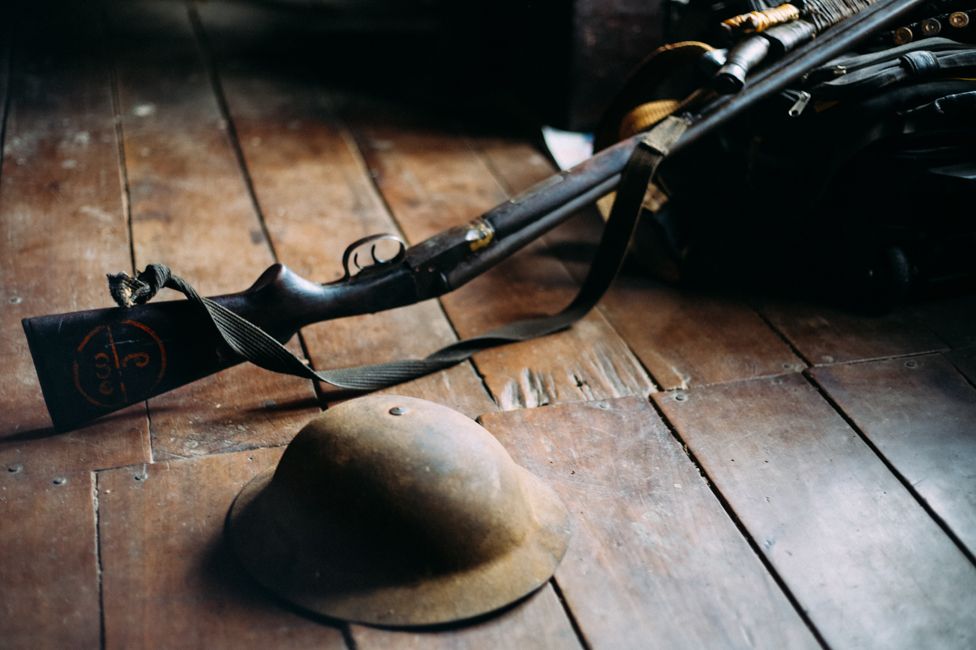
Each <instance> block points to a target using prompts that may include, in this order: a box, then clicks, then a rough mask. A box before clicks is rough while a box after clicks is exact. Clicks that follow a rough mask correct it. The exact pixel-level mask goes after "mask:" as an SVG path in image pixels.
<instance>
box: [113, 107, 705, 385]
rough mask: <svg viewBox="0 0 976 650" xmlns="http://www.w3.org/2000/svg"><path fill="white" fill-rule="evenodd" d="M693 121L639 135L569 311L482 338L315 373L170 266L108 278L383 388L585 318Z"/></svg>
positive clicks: (292, 363) (247, 340)
mask: <svg viewBox="0 0 976 650" xmlns="http://www.w3.org/2000/svg"><path fill="white" fill-rule="evenodd" d="M688 125H689V123H688V121H687V120H685V119H682V118H678V117H674V116H671V117H668V118H666V119H665V120H664V121H662V122H661V123H659V124H658V125H657V126H655V127H654V128H653V129H652V130H651V131H649V132H648V133H647V134H646V135H645V136H644V138H643V139H642V140H641V142H640V144H639V145H638V146H637V148H636V149H635V151H634V153H633V154H632V155H631V158H630V160H629V161H628V163H627V166H626V168H625V169H624V172H623V176H622V178H621V181H620V186H619V187H618V189H617V198H616V200H615V201H614V204H613V209H612V210H611V212H610V217H609V219H608V220H607V224H606V228H605V229H604V231H603V236H602V238H601V240H600V245H599V247H598V249H597V253H596V256H595V257H594V259H593V262H592V264H591V266H590V270H589V272H588V273H587V275H586V278H585V279H584V280H583V284H582V286H581V287H580V290H579V293H578V294H577V295H576V297H575V298H574V299H573V301H572V302H571V303H570V304H569V305H568V306H567V307H566V308H565V309H563V310H562V311H560V312H559V313H557V314H553V315H550V316H543V317H539V318H531V319H526V320H521V321H516V322H514V323H509V324H508V325H505V326H503V327H500V328H498V329H495V330H492V331H490V332H487V333H485V334H482V335H480V336H476V337H473V338H469V339H464V340H462V341H458V342H456V343H453V344H451V345H448V346H447V347H444V348H441V349H440V350H438V351H436V352H434V353H432V354H430V355H428V356H427V357H425V358H423V359H404V360H400V361H390V362H386V363H377V364H371V365H365V366H355V367H351V368H339V369H334V370H314V369H312V368H311V367H309V366H308V365H306V364H305V363H304V362H303V361H302V360H301V359H299V358H298V357H296V356H295V355H294V354H292V353H291V352H290V351H289V350H288V349H287V348H285V346H283V345H282V344H281V343H279V342H278V341H277V340H276V339H275V338H274V337H272V336H271V335H269V334H267V333H266V332H264V331H263V330H262V329H261V328H259V327H258V326H257V325H254V324H253V323H251V322H250V321H248V320H246V319H245V318H243V317H242V316H239V315H238V314H236V313H234V312H233V311H231V310H229V309H227V308H226V307H222V306H221V305H220V304H218V303H216V302H214V301H212V300H210V299H209V298H204V297H202V296H200V295H199V294H198V293H197V292H196V291H195V290H194V289H193V287H191V286H190V285H189V284H188V283H187V282H186V281H185V280H183V279H182V278H180V277H178V276H176V275H173V273H172V272H171V271H170V269H169V268H168V267H166V266H165V265H162V264H151V265H149V266H148V267H146V270H144V271H143V272H142V273H140V274H139V277H138V278H131V277H129V276H127V275H124V274H120V275H118V276H109V287H110V290H111V293H112V296H113V298H115V300H116V302H117V303H118V304H119V305H120V306H123V307H127V306H129V307H131V306H132V305H133V304H135V303H143V302H146V301H147V300H149V299H151V298H152V296H153V295H155V293H156V292H157V291H158V290H159V289H160V288H162V287H164V286H165V287H168V288H171V289H175V290H177V291H180V292H181V293H183V294H184V295H185V296H186V297H187V299H189V300H190V301H191V302H193V303H196V304H198V305H200V307H201V308H202V309H204V310H205V311H206V313H207V315H208V316H209V318H210V320H211V322H212V323H213V325H214V327H215V328H216V329H217V332H218V334H219V335H220V338H221V339H223V341H224V342H225V343H226V344H227V346H228V347H230V349H232V350H233V351H235V352H236V353H237V354H239V355H240V356H241V357H243V358H244V359H246V360H248V361H250V362H251V363H254V364H255V365H258V366H261V367H262V368H266V369H267V370H272V371H274V372H279V373H284V374H289V375H296V376H299V377H305V378H308V379H314V380H318V381H323V382H326V383H328V384H332V385H333V386H336V387H339V388H345V389H351V390H360V391H369V390H377V389H380V388H385V387H387V386H392V385H394V384H399V383H401V382H404V381H408V380H410V379H415V378H417V377H421V376H423V375H427V374H430V373H432V372H436V371H438V370H442V369H444V368H447V367H449V366H453V365H455V364H457V363H460V362H462V361H465V360H467V359H468V358H470V357H471V356H472V355H473V354H475V353H476V352H479V351H481V350H485V349H488V348H492V347H495V346H498V345H503V344H506V343H516V342H519V341H526V340H528V339H532V338H536V337H539V336H545V335H546V334H552V333H554V332H557V331H559V330H562V329H565V328H567V327H569V326H570V325H572V324H573V323H574V322H576V321H577V320H579V319H580V318H582V317H583V316H585V315H586V314H587V313H588V312H589V311H590V310H591V309H592V308H593V306H594V305H596V303H597V302H598V301H599V300H600V298H601V297H602V296H603V294H604V293H605V292H606V290H607V289H608V288H609V286H610V283H611V282H612V281H613V279H614V277H616V275H617V272H618V271H619V270H620V267H621V265H622V264H623V260H624V257H625V255H626V252H627V246H628V244H629V243H630V239H631V237H632V236H633V233H634V229H635V228H636V226H637V220H638V218H639V216H640V210H641V203H642V201H643V198H644V193H645V191H646V190H647V186H648V183H649V182H650V181H651V180H652V179H653V177H654V174H655V173H656V171H657V168H658V166H659V165H660V163H661V161H662V160H664V158H665V156H667V154H668V150H669V149H670V148H671V146H672V145H673V144H674V143H675V142H676V141H677V140H678V138H680V137H681V135H682V134H683V133H684V131H685V129H686V128H687V127H688Z"/></svg>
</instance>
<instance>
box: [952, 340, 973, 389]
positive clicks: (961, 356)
mask: <svg viewBox="0 0 976 650" xmlns="http://www.w3.org/2000/svg"><path fill="white" fill-rule="evenodd" d="M945 356H946V358H947V359H949V360H950V361H952V363H953V365H955V366H956V368H958V369H959V372H961V373H962V374H963V375H964V376H965V377H966V378H967V379H968V380H969V383H971V384H973V385H974V386H976V347H968V348H960V349H958V350H953V351H952V352H949V353H947V354H946V355H945Z"/></svg>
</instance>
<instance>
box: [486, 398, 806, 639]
mask: <svg viewBox="0 0 976 650" xmlns="http://www.w3.org/2000/svg"><path fill="white" fill-rule="evenodd" d="M483 423H484V425H485V426H486V427H487V428H488V429H489V430H490V431H492V433H494V434H495V435H496V436H497V437H498V439H499V440H500V441H501V442H502V443H503V444H504V445H505V446H506V447H507V448H508V449H509V450H510V451H511V453H512V455H513V457H514V458H515V459H516V461H517V462H519V463H521V464H523V465H524V466H525V467H526V468H528V469H529V470H531V471H532V472H534V473H536V474H537V475H538V476H540V477H542V478H543V479H544V480H546V481H547V482H548V483H549V484H550V485H552V486H553V487H554V488H555V489H556V490H557V491H558V492H559V494H560V496H561V497H562V498H563V501H564V502H565V503H566V504H567V505H568V506H569V507H570V509H571V511H572V514H573V517H574V532H573V539H572V541H571V544H570V549H569V551H568V553H567V555H566V557H565V559H564V560H563V562H562V564H561V565H560V566H559V569H558V570H557V572H556V579H557V581H558V583H559V585H560V587H561V590H562V593H563V595H564V597H565V599H566V601H567V603H568V605H569V607H570V608H571V609H572V612H573V614H574V616H575V617H576V619H577V621H578V622H579V624H580V627H581V629H582V632H583V635H584V636H585V638H586V639H587V640H588V641H589V642H590V644H591V645H592V646H593V647H595V648H648V647H662V648H702V647H706V648H719V647H721V648H739V647H742V648H745V647H766V648H783V647H790V648H801V647H817V642H816V640H815V638H814V637H813V635H812V634H811V632H810V631H809V629H808V628H807V627H806V625H805V624H804V622H803V621H802V619H801V618H800V616H799V615H798V614H797V612H796V611H795V610H794V609H793V608H792V606H791V605H790V603H789V601H788V600H787V598H786V596H785V595H784V594H783V592H782V591H781V590H780V589H779V587H778V586H777V585H776V583H775V581H774V580H773V579H772V578H771V577H770V575H769V574H768V573H767V571H766V569H765V568H764V567H763V565H762V563H761V562H760V561H759V559H758V558H757V556H756V555H755V554H754V553H753V551H752V550H751V549H750V547H749V545H748V543H747V542H746V541H745V539H744V538H743V537H742V536H741V535H740V534H739V532H738V531H737V529H736V527H735V524H734V523H733V522H732V521H731V520H730V519H729V517H728V516H727V515H726V513H725V512H724V511H723V509H722V506H721V505H720V504H719V502H718V500H717V499H716V498H715V497H714V495H713V494H712V493H711V491H710V490H709V489H708V486H707V485H706V483H705V481H704V480H703V479H702V477H701V476H700V475H699V474H698V471H697V470H696V468H695V467H694V465H693V464H692V463H691V461H690V460H689V459H688V457H687V456H686V455H685V454H684V453H683V451H682V449H681V447H680V445H679V444H678V443H677V442H676V441H675V440H674V439H673V438H672V436H671V434H670V433H669V432H668V430H667V428H666V427H665V426H664V424H663V423H662V422H661V420H660V418H659V417H658V415H657V414H656V412H655V411H654V409H653V407H652V406H651V405H650V404H649V403H648V402H647V401H646V400H645V399H641V398H628V399H622V400H612V401H609V402H591V403H587V404H566V405H560V406H555V407H552V408H545V409H526V410H520V411H511V412H506V413H498V414H489V415H487V416H485V417H484V418H483Z"/></svg>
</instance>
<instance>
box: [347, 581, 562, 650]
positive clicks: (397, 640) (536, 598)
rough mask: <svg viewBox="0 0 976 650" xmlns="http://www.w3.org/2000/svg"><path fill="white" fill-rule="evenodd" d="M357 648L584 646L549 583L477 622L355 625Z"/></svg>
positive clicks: (469, 649) (423, 649)
mask: <svg viewBox="0 0 976 650" xmlns="http://www.w3.org/2000/svg"><path fill="white" fill-rule="evenodd" d="M352 638H353V640H354V641H355V643H356V648H359V649H362V650H367V649H370V648H397V649H398V650H399V649H402V650H440V649H442V648H444V649H447V648H449V649H451V650H479V649H480V648H519V650H522V649H525V650H532V649H534V648H538V649H540V650H542V649H546V650H549V649H550V648H551V649H552V650H559V649H562V648H566V649H569V648H580V647H581V646H580V642H579V640H578V639H577V638H576V633H575V632H574V631H573V627H572V625H570V623H569V620H568V619H567V618H566V613H565V612H564V611H563V608H562V606H561V605H560V603H559V599H558V598H557V597H556V594H555V592H554V591H553V589H552V587H550V586H549V585H546V586H544V587H543V588H542V589H540V590H539V591H537V592H536V593H535V594H533V595H532V596H530V597H529V598H528V599H527V600H525V601H523V602H520V603H519V604H517V605H515V606H514V607H513V608H511V609H509V610H507V611H505V612H503V613H501V614H500V615H497V616H492V617H490V618H488V619H486V620H484V621H481V622H478V623H475V624H474V625H462V626H460V627H454V628H449V629H446V630H444V631H441V632H430V631H428V632H419V633H415V632H410V631H406V630H401V631H397V632H391V631H389V630H381V629H378V628H372V627H365V626H362V625H354V626H352Z"/></svg>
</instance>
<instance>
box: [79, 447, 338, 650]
mask: <svg viewBox="0 0 976 650" xmlns="http://www.w3.org/2000/svg"><path fill="white" fill-rule="evenodd" d="M280 453H281V450H280V449H277V450H276V449H262V450H255V451H250V452H237V453H232V454H220V455H215V456H209V457H206V458H200V459H193V460H186V461H173V462H164V463H157V464H154V465H148V466H145V467H129V468H123V469H117V470H110V471H105V472H101V473H100V474H99V475H98V500H99V513H100V519H99V522H100V523H99V532H100V538H101V555H102V584H103V601H104V607H105V612H104V618H105V647H107V648H132V647H140V646H144V645H146V644H147V643H148V644H149V645H153V646H174V645H178V646H180V647H193V648H213V647H223V648H309V647H316V648H344V647H345V643H344V641H343V638H342V633H341V631H340V630H339V629H337V628H335V627H331V626H328V625H324V624H322V623H319V622H316V621H313V620H310V619H307V618H305V617H303V616H300V615H298V614H296V613H294V612H292V611H290V610H288V609H285V608H283V607H282V606H280V605H278V604H277V603H276V601H275V600H273V599H272V598H271V597H270V596H269V595H268V594H267V593H266V592H264V591H263V590H262V589H260V588H259V587H258V586H257V585H256V583H254V582H253V581H251V580H250V579H249V578H248V577H247V574H246V573H245V572H244V570H243V568H242V567H241V566H240V565H239V564H238V563H237V562H236V560H235V559H234V556H233V554H232V553H231V552H230V551H229V549H228V547H227V546H226V542H225V538H224V519H225V517H226V515H227V511H228V509H229V508H230V505H231V503H232V501H233V499H234V497H235V496H236V495H237V492H238V491H239V490H240V488H241V487H242V486H243V485H244V484H245V483H246V482H247V481H248V480H250V479H251V478H252V477H253V476H255V475H256V474H257V473H258V472H260V471H262V470H264V469H266V468H267V467H269V466H271V465H273V464H274V463H275V462H276V461H277V459H278V457H279V455H280Z"/></svg>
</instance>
